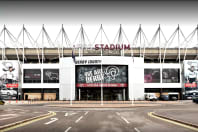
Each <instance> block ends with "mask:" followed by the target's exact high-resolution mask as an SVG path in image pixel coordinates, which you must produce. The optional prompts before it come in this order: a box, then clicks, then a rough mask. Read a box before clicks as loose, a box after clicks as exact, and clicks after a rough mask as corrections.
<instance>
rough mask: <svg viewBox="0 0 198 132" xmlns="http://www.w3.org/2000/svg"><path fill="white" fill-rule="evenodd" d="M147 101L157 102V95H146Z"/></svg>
mask: <svg viewBox="0 0 198 132" xmlns="http://www.w3.org/2000/svg"><path fill="white" fill-rule="evenodd" d="M145 99H146V100H150V101H157V96H156V95H155V93H146V94H145Z"/></svg>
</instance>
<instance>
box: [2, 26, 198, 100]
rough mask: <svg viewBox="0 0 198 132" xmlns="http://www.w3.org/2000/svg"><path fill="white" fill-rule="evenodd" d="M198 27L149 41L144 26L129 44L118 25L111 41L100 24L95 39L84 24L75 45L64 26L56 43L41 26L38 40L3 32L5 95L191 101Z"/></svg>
mask: <svg viewBox="0 0 198 132" xmlns="http://www.w3.org/2000/svg"><path fill="white" fill-rule="evenodd" d="M197 44H198V27H196V28H195V29H194V30H193V31H192V33H191V34H190V35H189V36H187V37H185V36H184V35H183V33H182V31H181V29H180V27H179V26H178V27H177V28H176V30H175V32H174V33H173V34H172V35H171V37H170V38H169V39H167V38H166V37H165V35H164V34H163V31H162V30H161V27H160V26H159V28H158V29H157V30H156V32H155V34H154V36H153V38H152V40H151V41H148V40H147V38H146V35H145V34H144V32H143V29H142V28H141V26H140V27H139V29H138V31H137V34H136V36H135V37H134V41H133V42H132V43H130V42H129V41H128V38H127V36H126V34H125V32H124V30H123V28H122V27H121V26H120V28H119V30H118V33H117V35H116V37H115V39H114V41H113V43H110V42H109V40H108V37H107V35H106V33H105V31H104V29H103V27H102V25H101V27H100V29H99V31H98V34H97V35H96V37H95V40H94V42H93V43H90V42H89V39H88V36H87V35H86V32H85V30H84V28H83V27H82V26H81V28H80V31H79V33H78V34H77V37H76V39H75V41H74V42H73V43H71V42H70V40H69V38H68V37H67V34H66V32H65V30H64V28H63V26H62V28H61V30H60V32H59V33H58V36H57V39H56V40H55V41H54V42H53V41H52V40H51V39H50V37H49V35H48V33H47V31H46V29H45V27H44V26H43V27H42V29H41V32H40V34H39V36H38V38H37V39H34V38H33V37H32V36H31V34H30V33H29V32H28V30H27V29H26V28H25V27H24V26H23V28H22V30H21V32H20V33H19V35H18V36H17V37H15V36H13V35H12V33H11V32H10V31H9V30H8V29H7V28H6V26H4V28H3V30H2V31H1V32H0V45H1V50H0V55H1V57H0V58H1V62H0V74H1V75H0V89H1V98H4V99H24V100H29V99H36V100H71V99H72V100H144V99H145V94H146V93H155V95H156V96H158V97H160V96H167V97H168V98H169V99H172V97H176V98H177V99H190V98H191V97H192V96H193V95H194V94H197V93H198V86H197V83H198V81H197V80H198V60H197V59H198V48H197Z"/></svg>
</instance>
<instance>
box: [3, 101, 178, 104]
mask: <svg viewBox="0 0 198 132" xmlns="http://www.w3.org/2000/svg"><path fill="white" fill-rule="evenodd" d="M180 102H181V101H133V102H132V101H103V104H104V105H107V104H125V105H131V104H132V103H133V104H139V105H140V104H149V105H150V104H177V103H180ZM70 103H71V102H70V101H34V100H28V101H27V100H20V101H13V100H12V101H9V100H7V101H5V105H18V104H19V105H23V104H61V105H62V104H63V105H70ZM72 104H96V105H100V104H101V101H72Z"/></svg>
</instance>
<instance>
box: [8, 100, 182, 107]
mask: <svg viewBox="0 0 198 132" xmlns="http://www.w3.org/2000/svg"><path fill="white" fill-rule="evenodd" d="M37 104H41V105H45V106H48V107H66V108H131V107H152V106H160V105H162V104H181V101H133V102H132V101H103V104H101V101H72V103H71V102H70V101H6V104H5V105H37Z"/></svg>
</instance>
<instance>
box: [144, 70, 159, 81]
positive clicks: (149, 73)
mask: <svg viewBox="0 0 198 132" xmlns="http://www.w3.org/2000/svg"><path fill="white" fill-rule="evenodd" d="M144 83H160V69H159V68H156V69H144Z"/></svg>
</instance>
